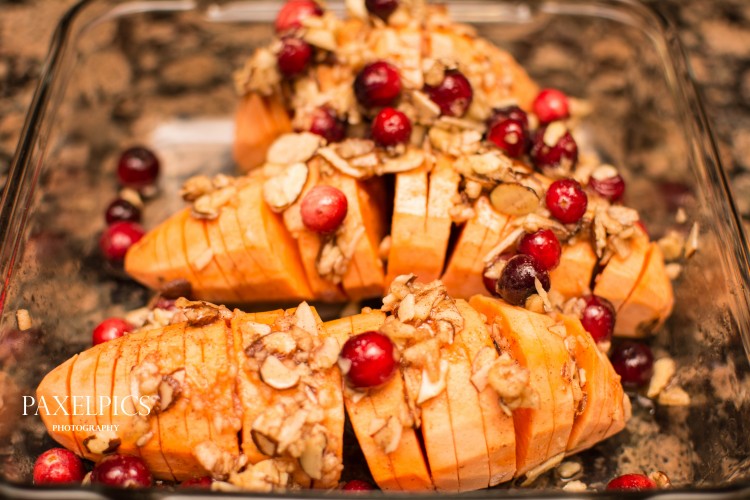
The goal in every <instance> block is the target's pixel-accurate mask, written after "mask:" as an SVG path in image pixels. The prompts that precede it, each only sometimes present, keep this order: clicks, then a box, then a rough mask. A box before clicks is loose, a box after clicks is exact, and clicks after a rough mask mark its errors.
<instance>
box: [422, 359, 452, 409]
mask: <svg viewBox="0 0 750 500" xmlns="http://www.w3.org/2000/svg"><path fill="white" fill-rule="evenodd" d="M448 365H449V364H448V361H447V360H445V359H441V360H440V375H439V376H438V379H437V380H436V381H433V380H431V379H430V375H429V372H428V370H427V369H426V368H425V369H423V370H422V384H421V385H420V386H419V395H418V396H417V404H418V405H421V404H422V403H424V402H425V401H429V400H430V399H432V398H434V397H435V396H438V395H439V394H440V393H442V392H443V391H444V390H445V386H446V379H447V378H448Z"/></svg>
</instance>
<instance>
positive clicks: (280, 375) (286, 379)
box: [260, 356, 299, 390]
mask: <svg viewBox="0 0 750 500" xmlns="http://www.w3.org/2000/svg"><path fill="white" fill-rule="evenodd" d="M260 378H261V380H263V382H265V383H266V384H267V385H269V386H271V387H273V388H274V389H279V390H283V389H291V388H292V387H294V386H296V385H297V383H299V373H297V372H296V371H294V370H291V369H290V368H288V367H287V366H286V365H285V364H284V363H283V362H282V361H281V360H280V359H279V358H277V357H276V356H268V357H267V358H266V359H265V361H263V364H262V365H260Z"/></svg>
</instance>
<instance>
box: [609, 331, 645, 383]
mask: <svg viewBox="0 0 750 500" xmlns="http://www.w3.org/2000/svg"><path fill="white" fill-rule="evenodd" d="M609 360H610V361H611V362H612V366H613V367H614V369H615V371H616V372H617V374H618V375H620V377H621V379H622V385H624V386H626V387H630V388H637V387H643V386H644V385H646V384H648V383H649V381H650V380H651V375H653V373H654V355H653V354H651V349H649V347H648V346H647V345H646V344H640V343H637V342H632V341H625V342H622V343H621V344H618V345H616V346H615V347H614V349H613V350H612V354H610V356H609Z"/></svg>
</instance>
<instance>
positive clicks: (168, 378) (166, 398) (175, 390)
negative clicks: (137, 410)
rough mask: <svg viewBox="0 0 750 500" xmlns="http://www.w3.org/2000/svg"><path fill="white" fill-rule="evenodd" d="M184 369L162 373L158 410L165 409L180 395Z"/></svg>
mask: <svg viewBox="0 0 750 500" xmlns="http://www.w3.org/2000/svg"><path fill="white" fill-rule="evenodd" d="M184 377H185V370H184V369H183V370H178V371H176V372H175V373H174V374H170V375H164V376H163V377H162V380H161V383H159V388H158V394H159V407H158V411H159V412H163V411H167V410H168V409H169V407H170V406H172V404H173V403H174V402H175V401H176V400H177V398H179V397H180V396H181V395H182V383H180V381H179V380H180V379H182V380H183V382H184Z"/></svg>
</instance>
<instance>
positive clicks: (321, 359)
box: [310, 337, 341, 370]
mask: <svg viewBox="0 0 750 500" xmlns="http://www.w3.org/2000/svg"><path fill="white" fill-rule="evenodd" d="M340 351H341V348H340V347H339V343H338V341H337V340H336V339H335V338H333V337H326V338H325V339H324V340H323V343H322V344H321V345H320V347H318V348H317V349H316V350H315V351H314V352H313V355H312V360H311V361H310V367H311V368H312V369H313V370H327V369H328V368H331V367H332V366H333V365H335V364H336V361H337V360H338V359H339V352H340Z"/></svg>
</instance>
